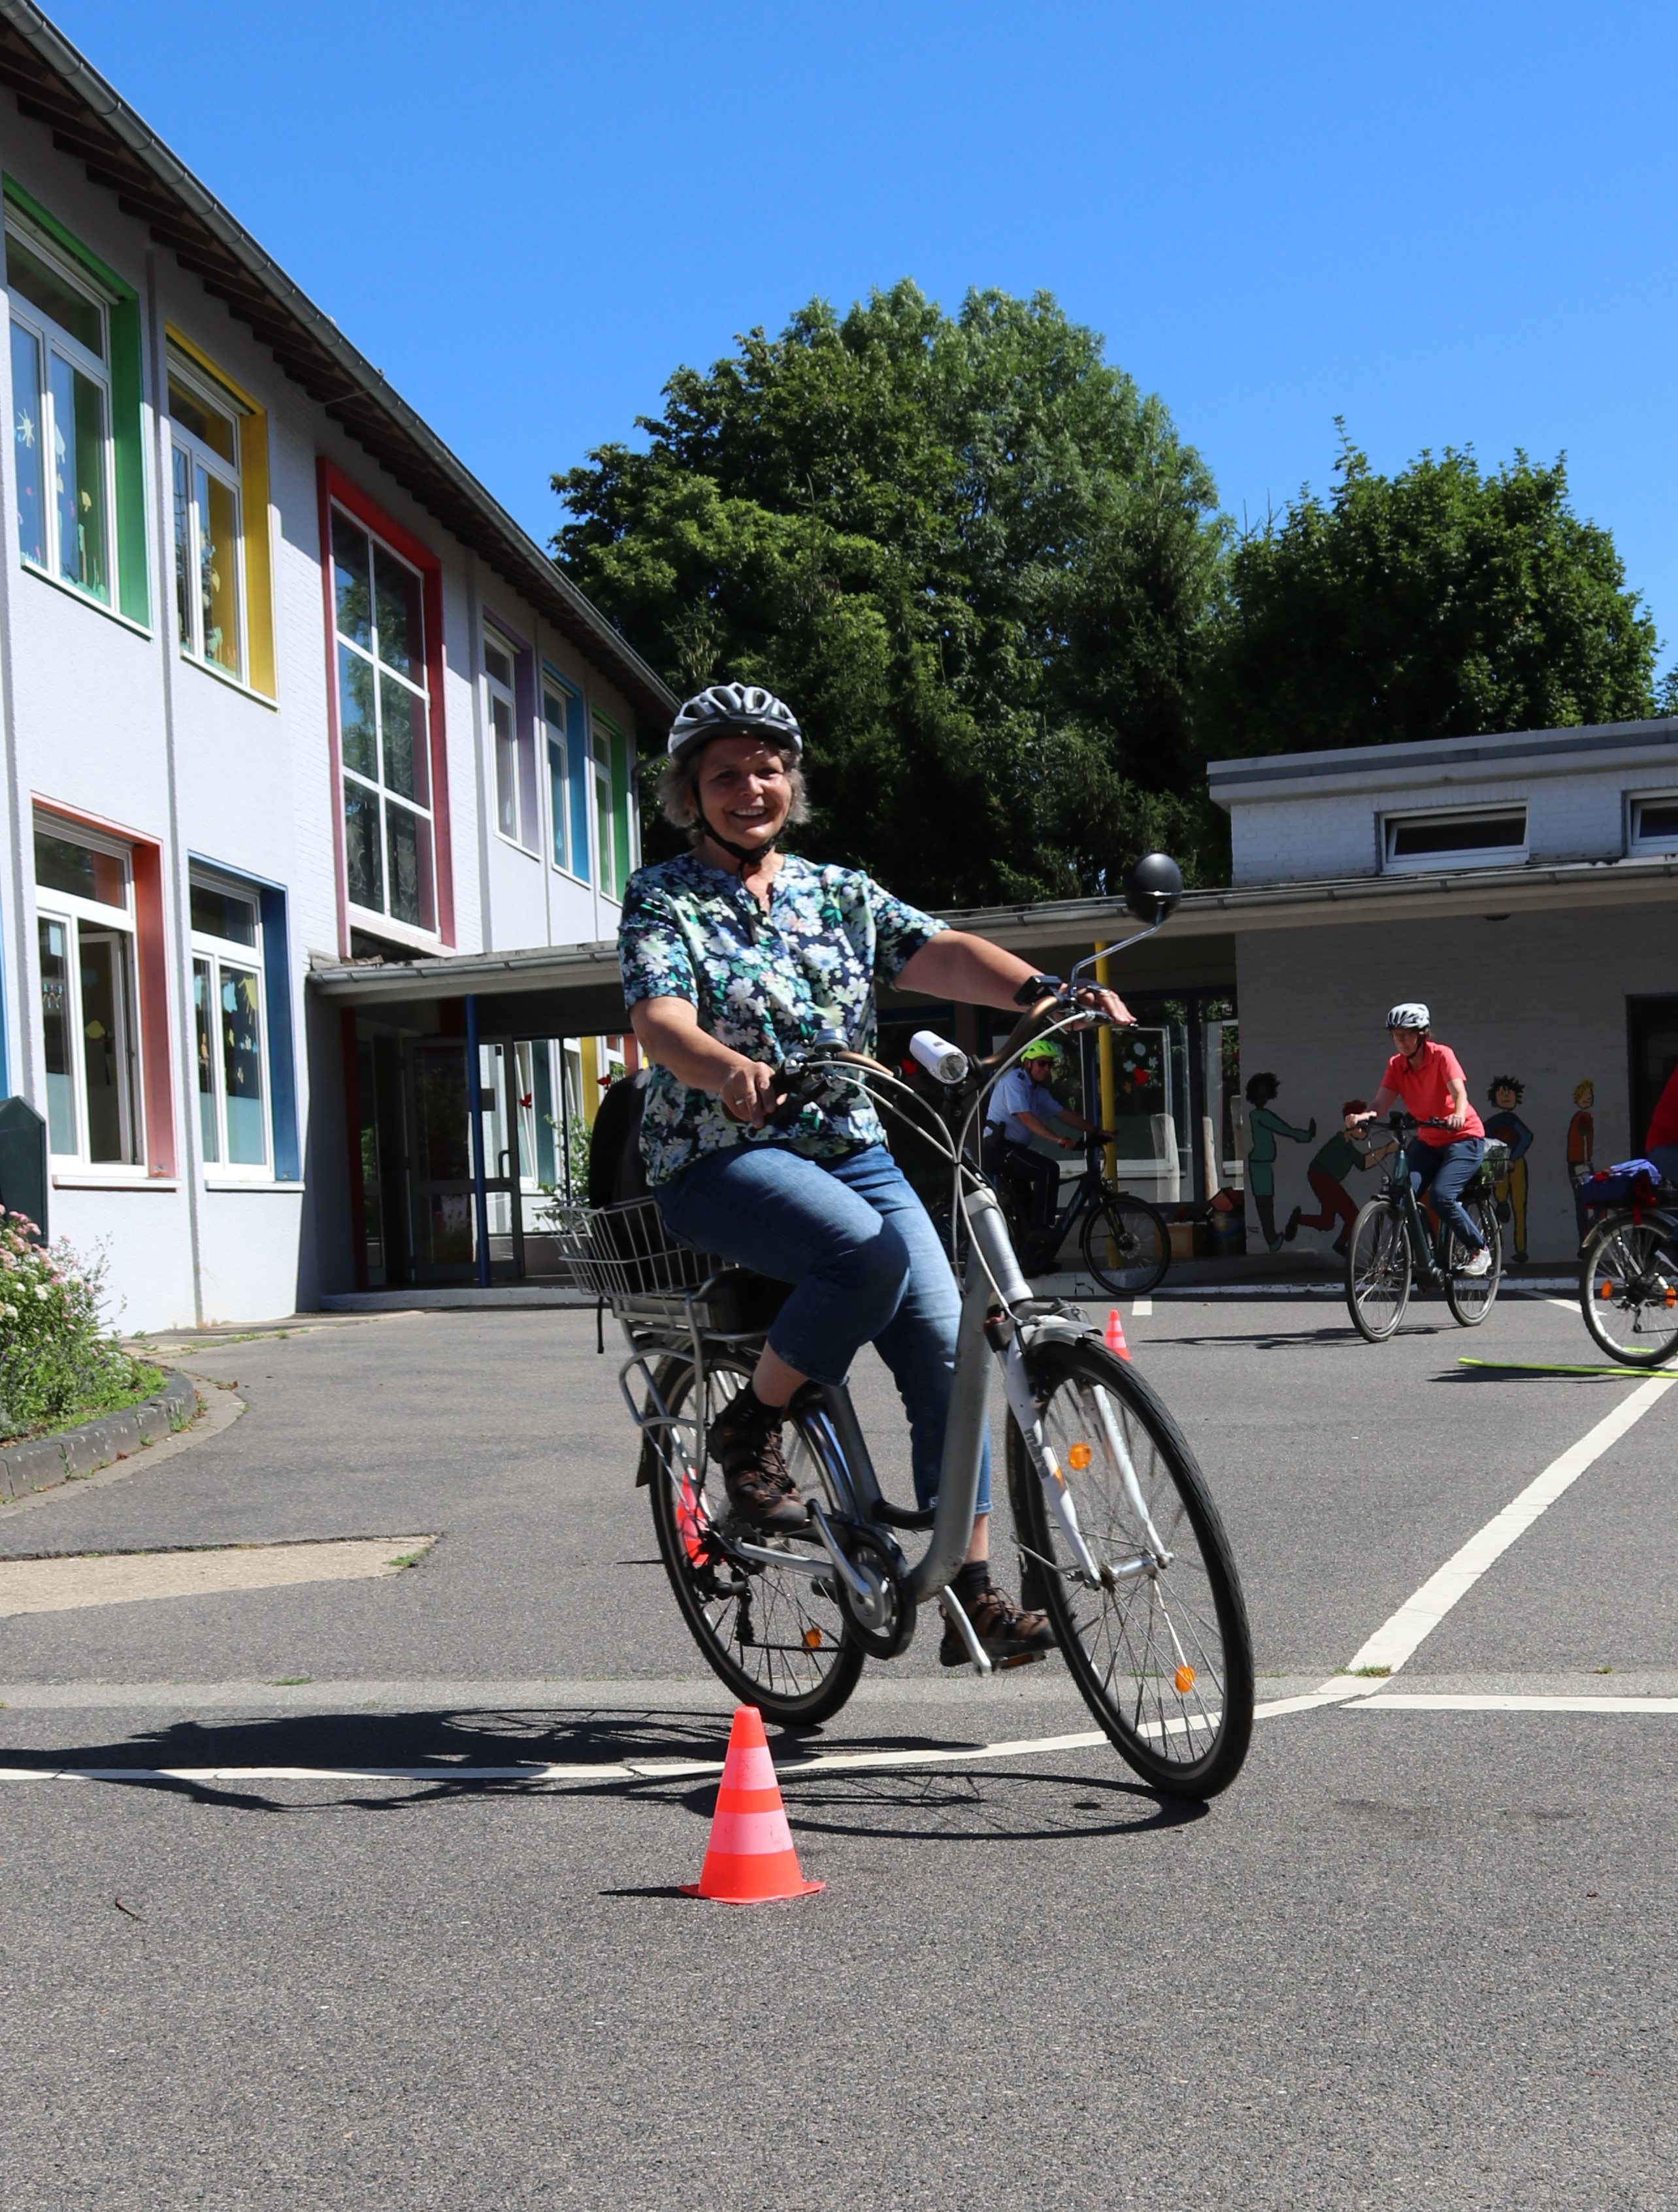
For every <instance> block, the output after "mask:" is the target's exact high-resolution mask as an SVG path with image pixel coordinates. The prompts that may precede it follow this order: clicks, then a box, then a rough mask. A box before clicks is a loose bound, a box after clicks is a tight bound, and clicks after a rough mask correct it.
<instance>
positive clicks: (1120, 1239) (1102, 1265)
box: [1079, 1191, 1171, 1298]
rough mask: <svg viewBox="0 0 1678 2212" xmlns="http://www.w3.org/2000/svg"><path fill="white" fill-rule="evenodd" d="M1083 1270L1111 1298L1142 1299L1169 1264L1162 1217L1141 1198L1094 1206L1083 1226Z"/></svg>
mask: <svg viewBox="0 0 1678 2212" xmlns="http://www.w3.org/2000/svg"><path fill="white" fill-rule="evenodd" d="M1079 1249H1080V1250H1081V1252H1082V1253H1083V1255H1084V1265H1085V1267H1087V1268H1088V1269H1089V1271H1090V1273H1091V1274H1092V1275H1093V1276H1094V1277H1095V1279H1096V1280H1097V1282H1098V1283H1099V1284H1100V1285H1101V1287H1102V1289H1103V1291H1111V1292H1112V1294H1113V1295H1114V1297H1128V1298H1143V1297H1146V1296H1147V1294H1148V1292H1149V1291H1151V1290H1152V1289H1153V1287H1154V1285H1156V1284H1157V1283H1158V1282H1159V1281H1160V1279H1162V1278H1163V1276H1164V1273H1165V1270H1166V1268H1167V1267H1169V1266H1170V1260H1171V1234H1170V1230H1169V1229H1167V1227H1166V1226H1165V1217H1164V1214H1163V1213H1160V1212H1157V1211H1156V1210H1155V1208H1154V1207H1152V1206H1150V1205H1149V1204H1148V1202H1147V1200H1146V1199H1145V1198H1133V1197H1132V1196H1131V1194H1129V1192H1128V1191H1116V1192H1115V1193H1113V1194H1112V1195H1110V1196H1109V1197H1105V1198H1102V1199H1100V1200H1097V1203H1096V1205H1095V1206H1094V1208H1093V1209H1092V1211H1091V1214H1090V1218H1089V1219H1088V1220H1087V1221H1086V1222H1085V1224H1084V1236H1083V1240H1082V1243H1081V1244H1080V1246H1079Z"/></svg>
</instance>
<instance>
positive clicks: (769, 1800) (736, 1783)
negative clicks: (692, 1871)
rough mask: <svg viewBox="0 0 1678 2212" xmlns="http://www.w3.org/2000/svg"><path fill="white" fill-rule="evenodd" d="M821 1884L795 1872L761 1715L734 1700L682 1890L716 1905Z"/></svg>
mask: <svg viewBox="0 0 1678 2212" xmlns="http://www.w3.org/2000/svg"><path fill="white" fill-rule="evenodd" d="M826 1887H827V1885H826V1883H825V1882H820V1881H806V1880H805V1879H804V1876H803V1875H802V1874H801V1873H800V1872H799V1855H798V1853H797V1852H796V1851H795V1850H793V1832H792V1830H791V1829H790V1828H789V1827H788V1826H787V1808H785V1806H784V1805H782V1803H781V1784H779V1783H778V1782H777V1781H776V1780H775V1761H774V1760H773V1759H771V1758H770V1757H769V1742H768V1739H767V1738H766V1737H765V1736H764V1734H763V1715H762V1713H760V1712H759V1711H758V1710H757V1706H756V1705H737V1706H736V1707H735V1709H734V1725H733V1728H732V1729H730V1730H729V1734H728V1756H727V1758H726V1759H724V1760H723V1762H722V1784H721V1787H720V1789H719V1790H718V1791H717V1802H716V1810H715V1812H714V1813H713V1814H712V1815H711V1838H710V1841H709V1842H708V1844H706V1846H705V1863H704V1865H703V1866H702V1868H701V1869H700V1873H699V1880H698V1881H696V1882H687V1881H684V1883H683V1884H682V1893H683V1895H684V1896H685V1897H710V1898H714V1899H716V1900H717V1901H718V1903H719V1904H722V1905H757V1904H759V1903H762V1902H763V1901H764V1900H765V1899H769V1898H776V1897H807V1896H808V1895H809V1894H810V1893H811V1891H812V1890H816V1889H825V1888H826Z"/></svg>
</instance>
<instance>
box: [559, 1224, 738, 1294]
mask: <svg viewBox="0 0 1678 2212" xmlns="http://www.w3.org/2000/svg"><path fill="white" fill-rule="evenodd" d="M557 1230H558V1237H559V1249H560V1253H561V1256H562V1258H563V1259H564V1260H566V1261H568V1264H569V1266H570V1269H571V1273H572V1278H573V1279H574V1280H575V1282H576V1284H577V1285H578V1287H579V1288H580V1289H582V1290H585V1291H591V1292H592V1293H593V1296H594V1297H597V1298H604V1299H605V1303H606V1304H608V1305H609V1306H610V1307H611V1310H612V1311H613V1313H614V1314H616V1315H617V1317H618V1319H619V1320H620V1321H629V1320H634V1319H636V1318H639V1317H641V1316H645V1315H647V1314H648V1313H649V1312H653V1311H658V1310H668V1309H671V1308H674V1307H678V1306H681V1305H684V1304H686V1302H687V1301H688V1300H689V1299H690V1298H691V1297H692V1296H693V1294H694V1292H695V1291H697V1290H699V1289H700V1288H702V1285H704V1284H705V1283H706V1282H707V1281H708V1280H709V1279H710V1278H711V1277H712V1276H714V1274H715V1273H716V1272H717V1270H718V1269H719V1268H720V1267H723V1266H724V1265H725V1264H726V1262H724V1261H721V1260H719V1259H717V1258H715V1257H714V1255H711V1254H709V1253H706V1252H701V1251H699V1250H697V1249H696V1248H695V1247H694V1246H693V1245H691V1244H678V1243H677V1242H676V1240H675V1239H674V1238H673V1237H672V1236H671V1234H670V1232H669V1231H668V1230H667V1229H666V1227H665V1225H664V1219H663V1217H662V1215H661V1214H660V1212H659V1209H658V1206H657V1203H656V1202H655V1201H654V1200H653V1199H650V1198H634V1199H631V1200H629V1202H628V1203H627V1204H626V1205H623V1206H569V1207H567V1208H566V1209H564V1210H563V1211H562V1212H561V1213H560V1215H559V1218H558V1225H557Z"/></svg>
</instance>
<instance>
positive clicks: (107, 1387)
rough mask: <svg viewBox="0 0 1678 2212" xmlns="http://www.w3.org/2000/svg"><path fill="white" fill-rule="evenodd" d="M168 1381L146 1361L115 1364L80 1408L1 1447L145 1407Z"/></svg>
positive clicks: (3, 1440)
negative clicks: (133, 1408)
mask: <svg viewBox="0 0 1678 2212" xmlns="http://www.w3.org/2000/svg"><path fill="white" fill-rule="evenodd" d="M166 1379H167V1378H166V1376H165V1375H164V1372H163V1370H162V1369H161V1367H153V1366H151V1365H149V1364H148V1363H147V1362H146V1361H145V1360H143V1359H130V1360H128V1361H126V1363H125V1368H123V1367H119V1366H118V1365H117V1364H115V1363H114V1362H113V1363H112V1365H111V1367H110V1369H109V1370H107V1372H106V1374H104V1375H103V1376H100V1380H99V1383H97V1385H96V1386H95V1388H94V1390H93V1391H92V1393H91V1394H90V1395H88V1396H86V1397H84V1398H83V1399H82V1401H81V1403H80V1404H79V1405H76V1406H73V1407H71V1408H70V1411H69V1412H68V1413H63V1414H60V1415H59V1416H58V1418H57V1419H54V1420H50V1421H39V1422H35V1423H33V1424H32V1425H30V1426H29V1427H28V1428H26V1429H20V1430H19V1431H17V1433H16V1434H15V1436H9V1437H0V1447H3V1446H4V1445H8V1444H19V1443H27V1442H28V1441H29V1440H30V1439H31V1438H32V1437H56V1436H59V1435H61V1434H62V1433H63V1432H64V1430H66V1429H79V1428H80V1427H81V1425H82V1423H83V1422H84V1421H97V1420H100V1419H102V1418H103V1416H104V1415H105V1414H106V1413H126V1412H127V1411H128V1409H129V1407H131V1406H142V1405H143V1404H144V1403H145V1401H146V1400H147V1399H148V1398H155V1396H156V1395H157V1393H158V1392H159V1391H160V1390H161V1389H162V1388H163V1384H164V1383H165V1381H166Z"/></svg>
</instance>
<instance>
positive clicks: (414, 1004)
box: [309, 860, 1678, 1036]
mask: <svg viewBox="0 0 1678 2212" xmlns="http://www.w3.org/2000/svg"><path fill="white" fill-rule="evenodd" d="M1661 903H1665V904H1669V905H1675V904H1678V860H1620V861H1614V862H1605V863H1600V864H1597V863H1593V864H1590V865H1587V866H1566V867H1555V868H1532V867H1526V868H1476V869H1465V870H1463V871H1462V872H1460V873H1457V874H1455V875H1451V874H1441V875H1438V876H1431V875H1430V876H1397V877H1395V876H1355V877H1348V878H1342V879H1341V880H1340V881H1338V882H1334V883H1322V884H1246V885H1243V886H1241V887H1239V888H1237V889H1232V890H1199V891H1189V892H1188V893H1186V894H1185V896H1184V898H1183V903H1182V905H1181V906H1180V907H1179V908H1177V910H1176V914H1175V915H1173V916H1172V917H1171V920H1170V922H1169V923H1168V924H1167V925H1166V927H1164V929H1163V930H1161V931H1160V932H1159V933H1158V935H1157V936H1153V937H1150V938H1148V939H1146V940H1145V941H1143V942H1140V943H1138V944H1136V945H1132V946H1130V947H1129V949H1128V950H1127V951H1122V952H1116V953H1115V955H1114V958H1113V963H1112V970H1111V972H1112V976H1113V981H1115V983H1116V985H1117V986H1118V987H1119V988H1120V989H1122V990H1130V991H1134V992H1144V991H1165V992H1181V991H1193V990H1212V991H1215V990H1220V989H1221V990H1228V989H1231V988H1232V987H1233V986H1234V983H1235V979H1236V977H1235V958H1236V944H1237V939H1238V938H1240V937H1241V936H1242V935H1243V933H1247V932H1249V931H1260V930H1262V931H1267V932H1268V931H1272V930H1279V929H1320V928H1326V927H1334V926H1336V925H1343V924H1350V923H1355V922H1376V921H1426V920H1432V919H1436V918H1438V917H1439V916H1442V915H1477V916H1481V917H1485V916H1500V915H1508V914H1516V913H1532V912H1535V911H1539V910H1541V909H1543V908H1576V909H1577V908H1606V907H1614V906H1625V905H1648V904H1661ZM940 919H941V920H943V921H947V922H949V923H950V924H951V926H952V927H955V928H957V929H966V930H971V931H972V932H973V933H975V934H976V935H977V936H980V937H987V938H988V939H990V940H991V941H992V943H993V944H996V945H1004V946H1006V948H1007V950H1008V951H1011V952H1018V954H1019V955H1020V956H1021V957H1022V958H1024V959H1029V960H1031V961H1032V962H1033V963H1035V964H1037V966H1039V967H1043V968H1045V969H1050V970H1051V971H1053V972H1054V973H1056V974H1059V975H1064V974H1066V973H1067V970H1068V969H1069V968H1070V967H1071V965H1072V963H1073V961H1074V960H1078V959H1082V958H1083V957H1085V954H1087V953H1089V952H1091V951H1094V950H1095V948H1096V947H1097V945H1117V944H1118V943H1120V942H1121V941H1122V940H1123V939H1126V938H1128V937H1131V936H1133V935H1134V933H1135V929H1136V925H1135V923H1134V921H1132V920H1131V918H1130V916H1129V915H1128V913H1127V912H1126V911H1125V909H1124V908H1123V907H1122V905H1121V904H1120V903H1119V902H1118V901H1117V900H1116V899H1108V898H1100V899H1061V900H1048V901H1045V902H1043V903H1042V904H1041V905H1037V906H1009V907H965V908H958V909H955V910H952V911H951V912H948V913H945V915H942V916H941V917H940ZM309 987H310V989H311V991H312V992H313V993H314V994H316V995H317V996H319V997H320V998H322V999H325V1000H337V1001H339V1002H340V1003H341V1004H344V1005H346V1006H351V1007H354V1008H356V1009H358V1010H360V1011H362V1012H366V1013H368V1014H374V1013H384V1014H386V1015H388V1016H389V1017H391V1018H392V1019H395V1020H398V1021H403V1020H408V1019H413V1018H424V1015H425V1012H426V1011H427V1009H428V1006H430V1005H435V1004H436V1003H438V1002H441V1001H442V1000H454V999H460V998H464V997H465V996H466V995H467V994H469V993H470V994H475V995H477V997H478V998H480V999H483V1000H493V1001H495V1011H494V1015H493V1018H494V1019H495V1022H496V1023H497V1024H498V1025H500V1026H502V1027H511V1028H514V1029H522V1028H523V1027H524V1026H525V1025H526V1023H527V1022H529V1023H532V1024H535V1025H536V1028H535V1032H533V1033H541V1034H563V1035H565V1036H580V1035H581V1036H587V1035H589V1034H592V1033H593V1032H595V1031H597V1030H598V1031H605V1032H615V1031H617V1030H621V1029H622V1028H623V1023H624V1019H625V1015H624V1007H623V993H622V990H621V987H620V986H619V981H618V973H617V946H616V945H615V944H613V943H612V942H611V940H610V939H607V940H604V941H602V942H601V943H599V944H593V945H540V946H537V947H535V948H533V949H532V950H530V951H520V952H485V953H470V952H468V953H452V954H449V955H447V956H446V957H441V958H438V959H435V960H413V961H404V962H400V963H390V962H386V963H379V962H376V961H368V962H360V961H358V962H351V963H337V964H321V965H319V966H316V967H314V968H313V969H311V970H310V973H309ZM897 996H898V994H892V993H888V994H885V1000H886V1003H887V1004H888V1005H889V1004H890V1003H891V1001H892V1000H894V999H897ZM913 996H914V994H902V1001H901V1002H902V1003H909V1002H910V1000H912V998H913ZM486 1018H489V1016H488V1015H487V1014H486ZM544 1022H547V1023H551V1024H555V1026H554V1027H553V1028H552V1029H551V1030H543V1029H542V1028H541V1024H542V1023H544Z"/></svg>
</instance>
